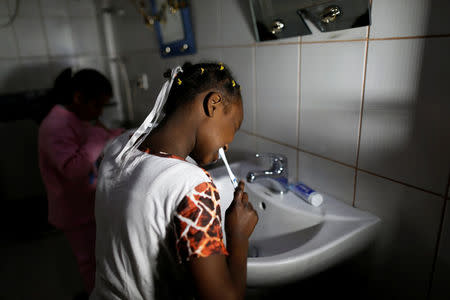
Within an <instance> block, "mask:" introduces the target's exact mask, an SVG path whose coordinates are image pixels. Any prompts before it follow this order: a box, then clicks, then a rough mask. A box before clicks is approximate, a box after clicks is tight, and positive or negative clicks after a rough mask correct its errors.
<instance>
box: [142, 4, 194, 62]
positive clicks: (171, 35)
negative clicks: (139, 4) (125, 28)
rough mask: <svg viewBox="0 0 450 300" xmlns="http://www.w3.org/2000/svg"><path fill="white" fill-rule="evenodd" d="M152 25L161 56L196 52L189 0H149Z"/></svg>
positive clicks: (150, 22)
mask: <svg viewBox="0 0 450 300" xmlns="http://www.w3.org/2000/svg"><path fill="white" fill-rule="evenodd" d="M149 3H150V7H151V16H150V17H148V18H149V22H148V23H149V24H150V25H153V26H154V28H155V30H156V34H157V37H158V41H159V44H160V53H161V56H162V57H170V56H174V55H187V54H193V53H195V52H196V49H195V43H194V33H193V31H192V25H191V16H190V10H189V1H187V0H149Z"/></svg>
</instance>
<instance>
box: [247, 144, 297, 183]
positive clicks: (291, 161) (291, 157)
mask: <svg viewBox="0 0 450 300" xmlns="http://www.w3.org/2000/svg"><path fill="white" fill-rule="evenodd" d="M256 152H257V153H261V154H262V153H267V152H269V153H275V154H283V155H285V156H286V157H287V160H288V172H289V181H294V182H295V181H297V150H295V149H293V148H290V147H286V146H283V145H280V144H278V143H274V142H271V141H268V140H266V139H263V138H259V137H257V138H256ZM263 161H264V162H265V163H266V164H265V167H266V168H269V167H271V160H270V159H263Z"/></svg>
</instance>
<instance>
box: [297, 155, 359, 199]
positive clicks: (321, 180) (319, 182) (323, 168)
mask: <svg viewBox="0 0 450 300" xmlns="http://www.w3.org/2000/svg"><path fill="white" fill-rule="evenodd" d="M298 157H299V162H298V174H299V175H298V178H299V181H301V182H303V183H304V184H306V185H308V186H310V187H311V188H313V189H315V190H316V191H318V192H319V193H320V192H322V193H326V194H329V195H331V196H333V197H335V198H336V199H338V200H341V201H343V202H345V203H347V204H349V205H352V204H353V187H354V184H353V182H354V177H355V169H353V168H349V167H346V166H344V165H341V164H338V163H335V162H332V161H329V160H326V159H323V158H320V157H317V156H314V155H311V154H308V153H304V152H302V151H299V153H298Z"/></svg>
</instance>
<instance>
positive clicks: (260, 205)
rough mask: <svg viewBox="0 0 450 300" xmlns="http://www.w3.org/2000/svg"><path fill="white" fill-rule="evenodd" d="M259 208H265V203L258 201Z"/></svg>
mask: <svg viewBox="0 0 450 300" xmlns="http://www.w3.org/2000/svg"><path fill="white" fill-rule="evenodd" d="M259 208H261V209H262V210H266V204H265V203H264V202H259Z"/></svg>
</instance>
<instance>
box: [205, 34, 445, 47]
mask: <svg viewBox="0 0 450 300" xmlns="http://www.w3.org/2000/svg"><path fill="white" fill-rule="evenodd" d="M300 37H301V36H300ZM449 37H450V34H430V35H413V36H396V37H395V36H394V37H381V38H367V37H366V38H360V39H347V40H322V41H306V42H304V41H298V42H270V43H265V42H255V43H250V44H236V45H217V46H205V47H199V49H200V48H203V49H212V48H247V47H253V46H255V47H270V46H282V45H296V44H305V45H307V44H328V43H352V42H364V41H390V40H408V39H427V38H449Z"/></svg>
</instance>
